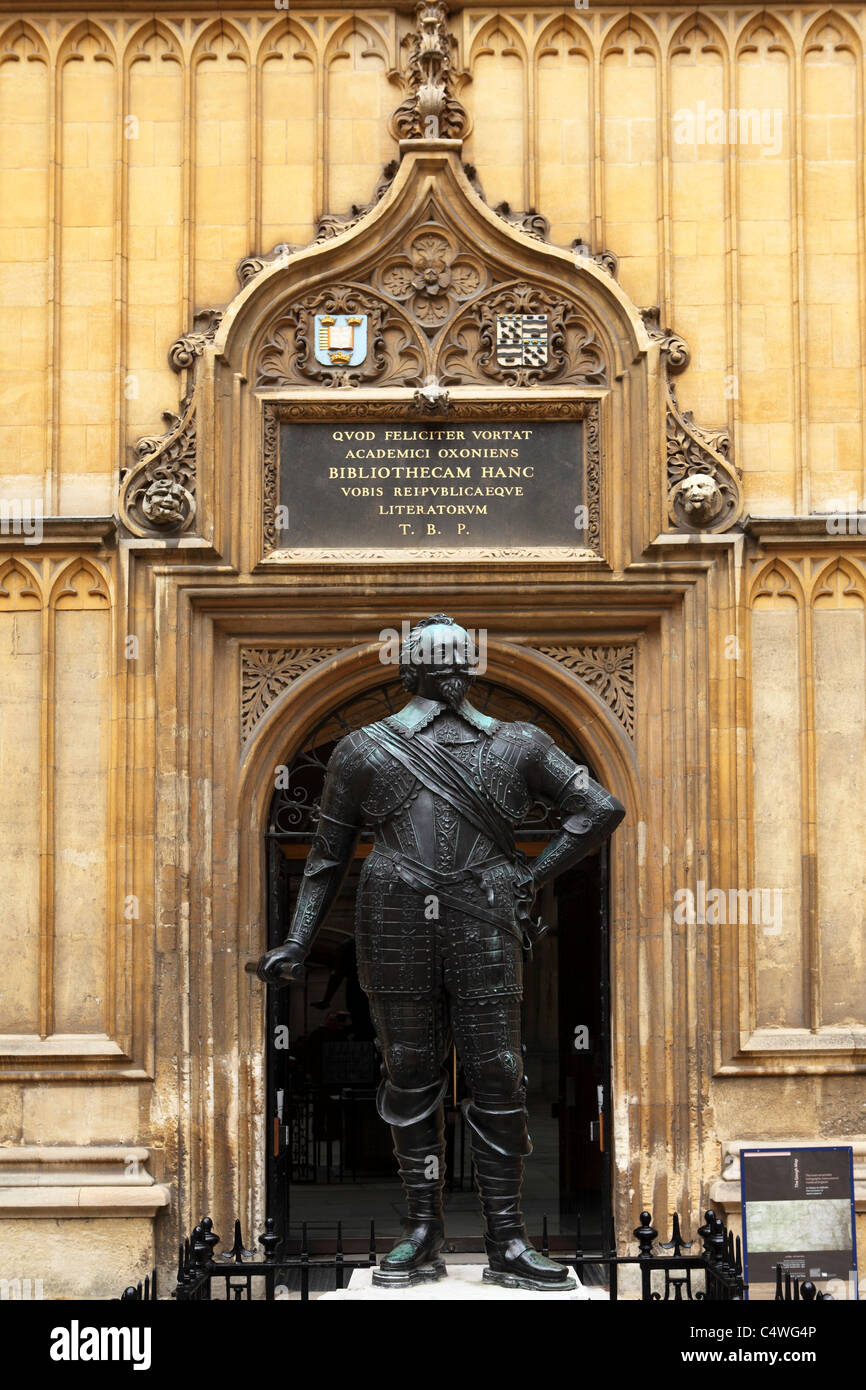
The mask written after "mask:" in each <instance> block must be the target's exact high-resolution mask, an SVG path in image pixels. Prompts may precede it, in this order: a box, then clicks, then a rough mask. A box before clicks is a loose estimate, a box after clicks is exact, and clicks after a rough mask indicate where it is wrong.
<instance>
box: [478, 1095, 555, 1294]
mask: <svg viewBox="0 0 866 1390" xmlns="http://www.w3.org/2000/svg"><path fill="white" fill-rule="evenodd" d="M464 1114H465V1115H466V1119H467V1122H468V1124H469V1126H470V1129H471V1131H472V1157H473V1159H474V1160H475V1175H476V1179H477V1182H478V1190H479V1192H480V1194H481V1207H482V1210H483V1212H484V1220H485V1225H486V1230H485V1235H484V1245H485V1248H486V1250H487V1262H488V1264H487V1268H486V1269H485V1271H484V1274H483V1276H482V1277H483V1278H484V1279H485V1280H486V1281H487V1282H488V1283H493V1284H501V1285H502V1286H503V1287H504V1288H506V1289H533V1290H541V1291H549V1292H551V1293H560V1292H564V1291H566V1290H568V1289H574V1288H576V1287H577V1284H576V1281H575V1280H574V1279H572V1278H571V1277H570V1276H569V1273H568V1270H567V1269H566V1268H565V1267H564V1266H563V1265H560V1264H557V1263H556V1261H555V1260H549V1259H548V1258H547V1256H546V1255H541V1254H539V1252H538V1251H537V1250H536V1249H534V1247H533V1246H532V1245H531V1244H530V1242H529V1240H527V1237H526V1229H525V1227H524V1224H523V1217H522V1215H521V1212H520V1189H521V1187H522V1185H523V1159H524V1155H525V1154H529V1153H531V1152H532V1142H531V1140H530V1138H529V1133H528V1131H527V1128H526V1109H525V1107H524V1106H523V1105H522V1104H520V1103H518V1104H516V1105H515V1104H514V1103H504V1104H497V1103H496V1102H488V1103H487V1104H485V1105H484V1106H480V1105H476V1103H475V1102H474V1101H464Z"/></svg>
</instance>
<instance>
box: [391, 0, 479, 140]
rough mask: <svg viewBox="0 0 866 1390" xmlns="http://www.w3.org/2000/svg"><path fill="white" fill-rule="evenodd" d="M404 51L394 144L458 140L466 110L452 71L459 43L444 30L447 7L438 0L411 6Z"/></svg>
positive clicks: (463, 129)
mask: <svg viewBox="0 0 866 1390" xmlns="http://www.w3.org/2000/svg"><path fill="white" fill-rule="evenodd" d="M403 47H404V48H406V49H407V50H408V60H407V63H406V71H405V73H404V76H403V81H404V84H405V86H406V88H407V95H406V97H405V98H404V100H403V101H402V102H401V103H400V105H399V106H398V107H397V110H396V111H395V112H394V115H393V116H392V117H391V130H392V132H393V134H394V135H395V137H396V138H397V139H398V140H423V139H446V140H459V139H462V137H463V136H464V135H466V134H467V132H468V126H469V122H468V117H467V115H466V111H465V109H464V107H463V105H462V104H461V102H460V101H459V99H458V98H457V96H456V88H457V85H458V80H462V78H464V77H465V74H460V75H458V74H456V73H455V71H454V55H455V53H456V49H457V40H456V39H455V38H454V36H453V34H452V33H451V32H450V30H449V28H448V7H447V5H444V4H442V3H440V2H439V0H421V2H420V3H419V4H418V5H416V7H415V29H414V31H413V32H412V33H411V34H407V35H406V37H405V39H404V40H403Z"/></svg>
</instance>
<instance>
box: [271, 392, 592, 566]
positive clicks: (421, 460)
mask: <svg viewBox="0 0 866 1390" xmlns="http://www.w3.org/2000/svg"><path fill="white" fill-rule="evenodd" d="M584 474H585V469H584V423H583V421H582V420H580V419H563V420H518V421H515V422H514V423H499V422H496V421H494V420H489V419H484V420H466V419H460V420H457V421H455V422H454V423H451V422H449V423H447V424H446V423H440V422H435V423H429V424H427V423H416V422H409V421H400V420H396V421H388V422H387V423H383V422H381V421H374V422H367V421H365V420H364V418H363V412H362V411H361V410H359V413H358V418H357V419H356V420H353V421H347V420H344V419H340V420H334V421H319V420H316V421H305V420H291V421H286V420H283V421H281V425H280V449H279V502H280V504H281V508H282V510H283V512H284V513H286V517H285V523H284V527H283V529H282V530H281V534H280V538H279V545H280V547H281V548H284V549H292V550H294V549H300V550H308V549H309V550H313V549H328V550H332V549H336V548H346V549H354V548H356V547H359V546H360V547H367V546H382V547H387V548H389V549H403V548H405V549H414V548H417V547H424V548H425V549H436V548H439V547H441V548H443V549H449V550H451V549H454V548H459V547H464V548H467V549H471V548H474V547H491V546H503V547H508V546H520V547H538V548H546V547H551V546H563V547H569V548H573V547H580V546H582V545H585V544H586V532H587V525H588V517H587V509H586V506H585V505H584V503H585V498H584V488H585V476H584Z"/></svg>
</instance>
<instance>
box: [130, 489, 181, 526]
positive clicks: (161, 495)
mask: <svg viewBox="0 0 866 1390" xmlns="http://www.w3.org/2000/svg"><path fill="white" fill-rule="evenodd" d="M141 510H142V512H143V514H144V515H145V516H146V517H147V520H148V521H149V522H150V524H151V526H182V525H183V523H184V522H185V521H186V518H187V516H188V514H189V494H188V493H187V492H186V491H185V489H184V488H182V487H181V485H180V483H176V482H174V481H173V480H172V479H171V478H157V479H155V481H154V482H152V483H151V485H150V487H149V488H148V489H147V492H146V493H145V494H144V496H143V497H142V499H141Z"/></svg>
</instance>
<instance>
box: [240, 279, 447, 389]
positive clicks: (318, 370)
mask: <svg viewBox="0 0 866 1390" xmlns="http://www.w3.org/2000/svg"><path fill="white" fill-rule="evenodd" d="M317 314H320V315H322V314H324V315H331V316H333V315H340V314H345V315H351V316H358V315H363V316H365V317H366V328H367V352H366V356H365V358H364V360H363V361H362V362H360V363H359V364H358V365H357V366H355V367H348V366H342V365H339V364H337V365H331V364H327V363H322V362H319V361H318V360H317V359H316V356H315V348H314V334H315V319H316V315H317ZM424 364H425V353H424V349H423V347H422V346H421V345H420V343H419V342H418V341H417V334H416V330H415V328H414V327H413V325H412V323H411V321H410V319H409V318H408V317H407V315H406V314H405V313H404V312H403V311H402V310H401V309H400V308H399V306H397V305H394V304H390V303H388V302H387V301H386V300H385V299H383V298H380V297H379V296H377V295H376V294H374V293H371V291H370V290H369V289H368V288H365V287H364V286H363V285H353V284H341V285H335V286H333V287H332V288H328V289H324V290H319V291H317V292H316V293H314V294H311V295H307V296H306V297H305V298H304V299H302V300H301V301H300V302H299V303H297V304H294V305H292V306H291V307H290V308H289V309H286V310H285V311H284V312H282V313H281V314H280V316H279V317H278V318H277V319H276V321H275V322H274V323H273V324H272V325H271V326H270V327H269V329H268V331H267V335H266V337H265V340H264V342H263V344H262V346H261V347H260V348H259V349H258V352H257V355H256V371H255V384H256V386H264V387H283V386H309V385H310V384H311V383H316V384H318V385H320V386H334V387H338V386H359V385H361V383H373V382H375V384H376V385H377V386H388V385H396V384H400V385H404V386H420V385H421V382H422V380H423V375H424V370H423V369H424Z"/></svg>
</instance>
